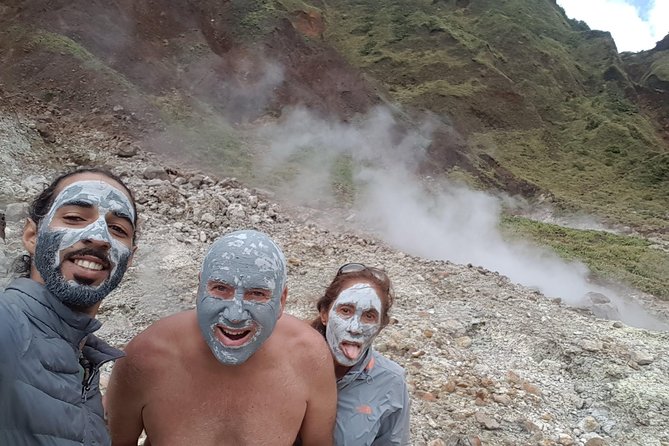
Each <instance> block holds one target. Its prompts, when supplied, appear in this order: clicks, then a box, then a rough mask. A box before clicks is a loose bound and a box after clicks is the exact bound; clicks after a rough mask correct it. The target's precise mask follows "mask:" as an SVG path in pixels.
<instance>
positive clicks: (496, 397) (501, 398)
mask: <svg viewBox="0 0 669 446" xmlns="http://www.w3.org/2000/svg"><path fill="white" fill-rule="evenodd" d="M492 400H493V401H494V402H496V403H498V404H502V405H504V406H509V405H511V397H509V395H500V394H498V393H494V394H493V395H492Z"/></svg>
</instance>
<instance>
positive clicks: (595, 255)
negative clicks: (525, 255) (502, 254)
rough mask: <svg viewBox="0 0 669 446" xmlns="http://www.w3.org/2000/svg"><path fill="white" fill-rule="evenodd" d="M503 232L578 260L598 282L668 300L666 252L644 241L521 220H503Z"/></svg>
mask: <svg viewBox="0 0 669 446" xmlns="http://www.w3.org/2000/svg"><path fill="white" fill-rule="evenodd" d="M502 230H503V232H504V233H505V234H507V235H508V236H510V237H520V238H524V239H530V240H532V241H534V242H535V243H538V244H540V245H545V246H549V247H550V248H552V249H553V250H555V251H556V252H557V253H558V254H559V255H560V256H561V257H563V258H565V259H567V260H580V261H581V262H583V263H585V264H586V265H587V266H588V267H589V268H590V270H591V271H592V272H593V273H594V274H595V275H596V276H597V277H598V278H600V279H602V278H606V279H613V280H617V281H620V282H623V283H626V284H629V285H632V286H634V287H636V288H638V289H640V290H643V291H645V292H647V293H651V294H653V295H655V296H657V297H659V298H661V299H664V300H669V252H667V251H663V250H662V249H660V248H659V247H654V246H653V245H652V243H651V242H649V241H647V240H644V239H641V238H638V237H633V236H626V235H616V234H611V233H608V232H602V231H584V230H577V229H569V228H565V227H562V226H557V225H553V224H547V223H539V222H536V221H532V220H528V219H526V218H522V217H505V218H504V219H503V220H502Z"/></svg>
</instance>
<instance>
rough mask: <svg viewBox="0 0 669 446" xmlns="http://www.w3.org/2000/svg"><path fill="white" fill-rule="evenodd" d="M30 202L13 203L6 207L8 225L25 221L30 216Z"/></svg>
mask: <svg viewBox="0 0 669 446" xmlns="http://www.w3.org/2000/svg"><path fill="white" fill-rule="evenodd" d="M28 207H29V205H28V203H11V204H8V205H7V208H6V209H5V223H6V224H8V225H12V224H16V223H23V222H24V221H25V219H26V217H28Z"/></svg>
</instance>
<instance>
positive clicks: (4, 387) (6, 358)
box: [0, 294, 18, 444]
mask: <svg viewBox="0 0 669 446" xmlns="http://www.w3.org/2000/svg"><path fill="white" fill-rule="evenodd" d="M2 297H4V296H2V295H1V294H0V298H2ZM8 310H9V308H7V307H6V306H4V305H0V313H1V314H0V430H2V429H4V428H10V427H13V426H10V425H9V424H13V422H10V421H9V420H10V419H11V414H12V411H13V409H14V403H13V401H12V398H13V395H14V390H13V386H14V381H15V379H16V363H17V361H18V352H17V339H16V333H15V327H14V324H10V323H9V321H8V313H9V311H8ZM3 444H4V443H3Z"/></svg>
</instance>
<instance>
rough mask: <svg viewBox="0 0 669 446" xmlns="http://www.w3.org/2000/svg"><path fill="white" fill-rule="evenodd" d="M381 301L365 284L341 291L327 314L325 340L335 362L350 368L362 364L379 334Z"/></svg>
mask: <svg viewBox="0 0 669 446" xmlns="http://www.w3.org/2000/svg"><path fill="white" fill-rule="evenodd" d="M380 315H381V299H380V298H379V296H378V294H377V293H376V290H375V289H374V287H372V286H371V285H370V284H368V283H356V284H355V285H352V286H350V287H349V288H346V289H344V290H343V291H342V292H341V293H340V294H339V296H338V297H337V299H336V300H335V301H334V302H333V303H332V306H331V307H330V311H329V312H328V318H327V325H326V328H325V338H326V340H327V342H328V344H329V346H330V350H331V351H332V355H333V356H334V359H335V361H336V362H337V363H338V364H340V365H343V366H347V367H351V366H353V365H355V364H357V363H358V361H360V360H362V359H363V358H364V357H365V354H366V353H367V350H368V349H369V347H370V346H371V345H372V341H373V340H374V338H375V337H376V335H377V334H379V331H380V330H381V322H380V321H381V319H380V317H381V316H380Z"/></svg>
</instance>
